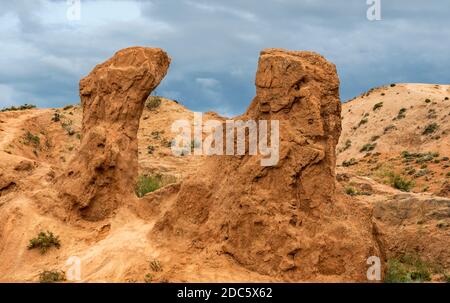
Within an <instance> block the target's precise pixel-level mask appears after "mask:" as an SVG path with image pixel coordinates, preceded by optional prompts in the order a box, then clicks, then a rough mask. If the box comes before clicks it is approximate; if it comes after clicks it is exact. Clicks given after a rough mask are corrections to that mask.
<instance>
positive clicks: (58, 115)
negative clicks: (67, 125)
mask: <svg viewBox="0 0 450 303" xmlns="http://www.w3.org/2000/svg"><path fill="white" fill-rule="evenodd" d="M60 120H61V115H60V114H59V113H54V114H53V117H52V121H53V122H59V121H60Z"/></svg>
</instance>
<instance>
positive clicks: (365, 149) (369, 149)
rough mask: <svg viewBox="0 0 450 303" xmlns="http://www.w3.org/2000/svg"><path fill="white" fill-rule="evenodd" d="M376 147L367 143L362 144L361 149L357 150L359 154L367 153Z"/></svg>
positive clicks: (374, 144)
mask: <svg viewBox="0 0 450 303" xmlns="http://www.w3.org/2000/svg"><path fill="white" fill-rule="evenodd" d="M376 146H377V144H376V143H367V144H364V145H363V147H361V149H360V150H359V151H360V152H369V151H372V150H374V149H375V147H376Z"/></svg>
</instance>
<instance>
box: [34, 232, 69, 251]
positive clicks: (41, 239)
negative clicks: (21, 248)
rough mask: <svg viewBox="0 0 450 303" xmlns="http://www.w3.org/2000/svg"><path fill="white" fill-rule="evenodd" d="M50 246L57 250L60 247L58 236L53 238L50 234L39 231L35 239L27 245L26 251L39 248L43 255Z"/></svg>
mask: <svg viewBox="0 0 450 303" xmlns="http://www.w3.org/2000/svg"><path fill="white" fill-rule="evenodd" d="M52 246H54V247H56V248H57V249H59V248H60V247H61V242H60V240H59V237H58V236H55V235H54V234H53V233H52V232H50V231H47V232H43V231H41V232H40V233H39V234H38V235H37V237H36V238H33V239H31V240H30V243H29V244H28V249H34V248H39V249H40V251H41V254H45V253H46V252H47V250H49V249H50V248H51V247H52Z"/></svg>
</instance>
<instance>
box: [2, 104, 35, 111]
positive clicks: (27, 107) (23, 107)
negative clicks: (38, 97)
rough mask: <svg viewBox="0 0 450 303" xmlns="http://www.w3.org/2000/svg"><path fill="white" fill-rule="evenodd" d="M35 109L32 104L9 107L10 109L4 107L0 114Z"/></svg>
mask: <svg viewBox="0 0 450 303" xmlns="http://www.w3.org/2000/svg"><path fill="white" fill-rule="evenodd" d="M33 108H36V105H33V104H27V103H25V104H24V105H21V106H19V107H15V106H11V107H4V108H2V109H1V110H0V112H10V111H17V110H27V109H33Z"/></svg>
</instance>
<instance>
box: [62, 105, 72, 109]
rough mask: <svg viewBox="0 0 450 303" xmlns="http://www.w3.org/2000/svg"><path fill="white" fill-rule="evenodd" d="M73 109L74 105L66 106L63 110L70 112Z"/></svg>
mask: <svg viewBox="0 0 450 303" xmlns="http://www.w3.org/2000/svg"><path fill="white" fill-rule="evenodd" d="M71 108H73V105H66V106H64V108H63V110H69V109H71Z"/></svg>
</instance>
